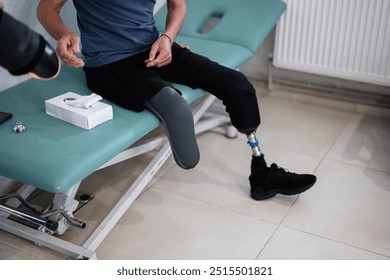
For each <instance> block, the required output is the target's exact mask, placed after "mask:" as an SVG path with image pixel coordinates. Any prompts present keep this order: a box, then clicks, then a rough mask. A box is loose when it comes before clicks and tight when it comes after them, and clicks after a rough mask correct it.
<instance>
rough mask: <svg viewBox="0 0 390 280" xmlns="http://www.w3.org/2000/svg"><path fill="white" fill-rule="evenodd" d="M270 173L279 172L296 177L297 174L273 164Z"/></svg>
mask: <svg viewBox="0 0 390 280" xmlns="http://www.w3.org/2000/svg"><path fill="white" fill-rule="evenodd" d="M270 172H278V173H282V174H284V175H295V173H293V172H290V171H289V170H288V169H286V168H283V167H280V166H278V165H277V164H276V163H272V164H271V166H270Z"/></svg>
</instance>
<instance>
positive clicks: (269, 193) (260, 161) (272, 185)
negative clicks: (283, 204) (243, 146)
mask: <svg viewBox="0 0 390 280" xmlns="http://www.w3.org/2000/svg"><path fill="white" fill-rule="evenodd" d="M316 181H317V177H316V176H314V175H311V174H296V173H293V172H289V171H288V170H286V169H284V168H281V167H279V166H277V165H276V164H275V163H273V164H271V166H270V167H267V164H266V162H265V160H264V156H263V155H262V156H259V157H252V165H251V175H250V176H249V182H250V185H251V197H252V198H253V199H255V200H263V199H267V198H271V197H274V196H275V195H277V194H283V195H296V194H300V193H302V192H304V191H306V190H308V189H310V188H311V187H312V186H313V185H314V184H315V182H316Z"/></svg>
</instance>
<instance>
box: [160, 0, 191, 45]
mask: <svg viewBox="0 0 390 280" xmlns="http://www.w3.org/2000/svg"><path fill="white" fill-rule="evenodd" d="M167 5H168V14H167V19H166V27H165V31H164V34H166V35H168V36H169V37H170V38H171V39H172V40H174V39H175V38H176V36H177V34H179V32H180V29H181V27H182V25H183V22H184V19H185V17H186V3H185V1H184V0H168V1H167Z"/></svg>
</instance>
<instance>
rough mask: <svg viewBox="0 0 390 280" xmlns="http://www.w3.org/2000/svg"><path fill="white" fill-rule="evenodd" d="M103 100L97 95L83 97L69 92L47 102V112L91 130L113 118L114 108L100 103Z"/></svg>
mask: <svg viewBox="0 0 390 280" xmlns="http://www.w3.org/2000/svg"><path fill="white" fill-rule="evenodd" d="M101 99H102V97H101V96H99V95H97V94H91V95H89V96H81V95H79V94H76V93H74V92H71V91H69V92H66V93H64V94H61V95H59V96H56V97H53V98H51V99H48V100H46V101H45V111H46V113H47V114H48V115H51V116H53V117H56V118H58V119H61V120H63V121H66V122H69V123H71V124H74V125H77V126H79V127H82V128H84V129H91V128H93V127H95V126H97V125H99V124H102V123H104V122H106V121H108V120H111V119H112V118H113V110H112V106H111V105H109V104H106V103H104V102H100V101H99V100H101Z"/></svg>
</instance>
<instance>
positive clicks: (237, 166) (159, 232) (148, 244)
mask: <svg viewBox="0 0 390 280" xmlns="http://www.w3.org/2000/svg"><path fill="white" fill-rule="evenodd" d="M258 89H259V93H260V108H261V112H262V120H263V123H262V126H261V128H260V129H259V131H258V136H259V138H260V143H261V147H262V150H263V152H264V153H265V154H266V158H267V161H268V162H269V163H271V162H276V163H278V164H279V165H281V166H283V167H285V168H288V169H289V170H291V171H296V172H308V173H315V174H316V175H317V176H318V182H317V184H316V185H315V186H314V187H313V188H312V189H310V190H309V191H307V192H305V193H303V194H301V195H299V196H291V197H284V196H277V197H275V198H273V199H270V200H266V201H254V200H252V199H251V198H250V197H249V195H248V193H249V186H248V179H247V178H248V175H249V165H250V157H251V152H250V149H249V148H248V147H247V145H246V138H245V137H243V136H239V137H238V138H237V139H233V140H232V139H227V138H225V137H223V136H221V135H218V134H215V133H206V134H203V135H200V136H199V138H198V139H199V145H200V149H201V156H202V158H201V161H200V163H199V165H198V166H197V168H196V169H195V170H193V171H183V170H181V169H180V168H179V167H177V166H176V165H175V163H174V161H173V160H172V159H170V160H169V161H168V162H167V164H166V165H165V166H164V167H163V168H162V170H160V172H159V173H158V174H157V175H156V177H155V178H154V179H153V181H152V183H151V184H150V187H148V189H147V190H146V191H145V192H144V193H143V194H142V195H141V196H140V197H139V198H138V199H137V200H136V202H135V203H134V204H133V205H132V206H131V208H130V209H129V210H128V211H127V212H126V214H125V215H124V216H123V217H122V218H121V220H120V221H119V223H118V224H117V226H116V227H115V228H114V229H113V230H112V231H111V233H110V234H109V235H108V237H107V238H106V239H105V240H104V242H103V243H102V244H101V245H100V246H99V248H98V250H97V256H98V258H99V259H270V260H277V259H298V260H304V259H313V260H317V259H332V260H336V259H377V260H379V259H390V145H389V144H390V112H389V111H390V110H386V109H379V108H373V107H368V106H362V105H355V104H352V103H347V102H339V101H334V100H325V99H321V98H317V97H308V96H302V95H299V94H296V93H293V92H288V91H286V90H275V91H274V92H273V93H272V95H265V94H264V91H265V90H264V89H262V88H260V87H259V88H258ZM151 156H152V155H145V156H140V157H138V158H136V159H133V160H129V161H126V162H124V163H121V164H118V165H116V166H112V167H109V168H106V169H104V170H101V171H99V172H96V173H94V174H93V175H91V176H90V177H89V178H87V179H86V180H85V181H84V182H83V184H82V187H81V188H82V189H84V190H86V191H88V192H92V193H94V194H95V196H96V198H95V199H94V200H93V201H92V202H90V203H89V204H88V205H86V206H85V207H84V208H82V209H81V210H80V211H79V212H78V213H77V214H78V217H79V218H80V219H82V220H84V221H86V222H87V224H88V227H89V228H93V226H94V225H95V224H96V222H97V221H99V219H101V218H102V217H103V216H102V215H104V213H105V211H107V209H109V208H110V206H111V204H112V203H113V202H114V201H115V200H116V199H118V197H120V195H121V190H122V189H123V187H124V186H126V185H127V184H129V183H130V182H132V181H133V180H134V176H135V174H136V170H137V169H139V168H140V166H142V165H144V164H145V159H146V158H150V157H151ZM87 231H88V229H86V230H84V232H83V231H81V230H79V229H71V230H69V231H68V232H67V233H66V234H65V235H64V237H63V238H64V239H66V240H72V241H76V242H77V241H80V242H81V241H82V240H83V239H84V238H85V235H86V232H87ZM63 258H64V256H61V255H59V254H57V253H53V252H52V251H50V250H48V249H45V248H40V247H37V246H36V245H34V244H32V243H31V242H28V241H25V240H22V239H20V238H17V237H14V236H11V235H10V234H8V233H5V232H1V231H0V259H63Z"/></svg>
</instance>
